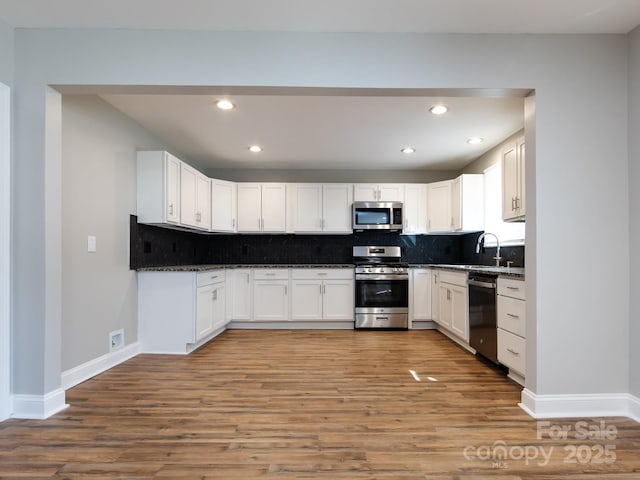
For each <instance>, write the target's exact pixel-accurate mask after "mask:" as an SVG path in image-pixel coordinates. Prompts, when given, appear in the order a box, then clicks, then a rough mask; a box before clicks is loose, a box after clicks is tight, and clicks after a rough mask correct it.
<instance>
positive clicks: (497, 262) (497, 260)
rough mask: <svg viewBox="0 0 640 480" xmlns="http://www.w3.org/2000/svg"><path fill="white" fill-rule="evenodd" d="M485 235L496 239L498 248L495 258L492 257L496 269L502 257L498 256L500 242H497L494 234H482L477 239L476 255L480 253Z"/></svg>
mask: <svg viewBox="0 0 640 480" xmlns="http://www.w3.org/2000/svg"><path fill="white" fill-rule="evenodd" d="M487 235H492V236H493V237H494V238H495V239H496V245H497V246H498V248H497V249H496V256H495V257H493V259H494V260H495V261H496V267H499V266H500V260H502V257H501V256H500V240H498V236H497V235H496V234H495V233H491V232H484V233H483V234H482V235H480V236H479V237H478V242H477V243H476V253H480V245H481V244H482V242H483V241H484V237H486V236H487Z"/></svg>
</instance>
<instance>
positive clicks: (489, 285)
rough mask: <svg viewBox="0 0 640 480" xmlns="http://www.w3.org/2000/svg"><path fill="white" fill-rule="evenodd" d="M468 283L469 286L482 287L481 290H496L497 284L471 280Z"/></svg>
mask: <svg viewBox="0 0 640 480" xmlns="http://www.w3.org/2000/svg"><path fill="white" fill-rule="evenodd" d="M467 283H468V284H469V285H473V286H474V287H481V288H493V289H495V288H496V282H483V281H480V280H472V279H469V280H467Z"/></svg>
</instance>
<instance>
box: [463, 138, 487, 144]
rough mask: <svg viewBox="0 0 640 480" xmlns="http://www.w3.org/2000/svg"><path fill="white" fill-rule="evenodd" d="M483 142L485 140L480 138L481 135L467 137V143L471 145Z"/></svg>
mask: <svg viewBox="0 0 640 480" xmlns="http://www.w3.org/2000/svg"><path fill="white" fill-rule="evenodd" d="M482 142H484V138H480V137H471V138H469V139H467V143H470V144H471V145H475V144H476V143H482Z"/></svg>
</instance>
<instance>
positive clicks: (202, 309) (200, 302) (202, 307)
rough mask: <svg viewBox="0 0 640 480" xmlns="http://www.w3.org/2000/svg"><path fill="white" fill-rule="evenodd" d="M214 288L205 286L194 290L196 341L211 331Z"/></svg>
mask: <svg viewBox="0 0 640 480" xmlns="http://www.w3.org/2000/svg"><path fill="white" fill-rule="evenodd" d="M213 296H214V286H213V285H205V286H203V287H198V288H197V289H196V325H195V338H194V341H198V340H200V339H201V338H204V337H205V336H206V335H207V334H208V333H210V332H211V331H212V330H213Z"/></svg>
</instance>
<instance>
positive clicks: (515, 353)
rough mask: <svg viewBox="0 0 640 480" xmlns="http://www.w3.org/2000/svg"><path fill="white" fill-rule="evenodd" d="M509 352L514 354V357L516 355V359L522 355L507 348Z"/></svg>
mask: <svg viewBox="0 0 640 480" xmlns="http://www.w3.org/2000/svg"><path fill="white" fill-rule="evenodd" d="M507 352H509V353H511V354H513V355H515V356H516V357H519V356H520V353H519V352H516V351H515V350H513V349H511V348H507Z"/></svg>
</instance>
